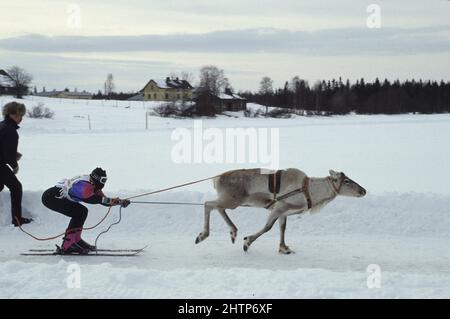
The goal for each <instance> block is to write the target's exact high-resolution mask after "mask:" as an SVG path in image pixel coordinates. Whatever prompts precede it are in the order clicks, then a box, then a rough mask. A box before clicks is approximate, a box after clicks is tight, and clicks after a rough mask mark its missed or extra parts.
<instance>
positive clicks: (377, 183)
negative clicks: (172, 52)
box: [0, 96, 450, 298]
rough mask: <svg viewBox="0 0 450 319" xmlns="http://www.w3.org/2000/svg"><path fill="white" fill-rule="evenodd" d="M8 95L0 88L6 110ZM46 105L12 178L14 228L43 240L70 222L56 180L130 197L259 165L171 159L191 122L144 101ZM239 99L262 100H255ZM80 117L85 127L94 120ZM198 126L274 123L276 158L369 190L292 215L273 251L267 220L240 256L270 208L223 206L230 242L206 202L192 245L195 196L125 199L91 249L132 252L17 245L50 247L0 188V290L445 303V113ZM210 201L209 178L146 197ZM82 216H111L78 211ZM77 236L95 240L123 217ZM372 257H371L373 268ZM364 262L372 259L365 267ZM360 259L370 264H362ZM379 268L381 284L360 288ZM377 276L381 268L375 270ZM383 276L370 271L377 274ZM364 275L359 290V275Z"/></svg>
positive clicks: (234, 120) (197, 214) (27, 131)
mask: <svg viewBox="0 0 450 319" xmlns="http://www.w3.org/2000/svg"><path fill="white" fill-rule="evenodd" d="M11 100H12V99H11V98H8V97H5V96H0V104H1V105H3V104H5V103H6V102H8V101H11ZM38 102H42V103H44V104H45V106H46V107H49V108H50V109H52V110H53V111H54V112H55V118H54V119H45V120H39V119H30V118H25V119H24V121H23V123H22V124H21V129H20V131H19V133H20V143H19V150H20V152H21V153H23V154H24V156H23V158H22V160H21V161H20V172H19V178H20V180H21V181H22V184H23V187H24V200H23V203H24V207H25V209H26V210H27V211H29V212H30V213H31V215H32V216H33V217H34V218H35V222H34V223H33V224H30V225H26V226H25V229H26V230H27V231H29V232H32V233H33V234H35V235H37V236H40V237H47V236H51V235H56V234H59V233H61V232H63V231H64V229H65V227H66V226H67V223H68V219H67V218H66V217H64V216H62V215H60V214H57V213H54V212H51V211H49V210H47V209H46V208H45V207H44V206H43V205H42V204H41V201H40V196H41V194H42V192H43V191H44V190H45V189H47V188H48V187H51V186H53V185H54V184H55V183H56V182H57V181H58V180H59V179H61V178H63V177H72V176H74V175H77V174H80V173H89V172H90V171H91V170H92V169H93V168H95V167H97V166H101V167H103V168H105V169H106V171H107V172H108V176H109V180H108V184H107V187H106V188H105V193H107V194H108V195H110V196H120V197H127V196H133V195H138V194H141V193H144V192H150V191H152V190H156V189H160V188H164V187H168V186H172V185H176V184H180V183H184V182H189V181H193V180H197V179H201V178H206V177H210V176H214V175H217V174H219V173H221V172H223V171H226V170H229V169H235V168H243V167H255V166H258V164H254V163H244V164H240V163H239V164H205V163H190V164H177V163H174V162H173V160H172V157H171V151H172V149H173V146H174V144H175V142H174V141H173V140H171V134H172V133H173V131H174V130H175V129H177V128H182V127H183V128H188V129H191V128H192V127H193V125H194V123H193V121H192V120H182V119H168V118H159V117H155V116H150V117H148V122H147V123H148V129H147V130H146V112H147V111H148V110H149V109H151V108H153V107H155V106H156V104H155V103H151V102H146V103H143V102H126V101H119V102H117V101H72V100H63V99H47V98H36V97H35V98H31V97H28V98H27V99H26V100H25V104H26V105H27V107H28V108H30V107H32V106H34V105H36V104H37V103H38ZM250 107H252V108H255V107H258V106H256V105H251V106H250ZM89 120H90V122H91V128H89ZM202 125H203V127H204V128H219V129H221V130H225V129H226V128H237V127H241V128H252V127H254V128H278V129H279V151H280V154H279V155H280V167H282V168H287V167H296V168H300V169H302V170H303V171H305V172H306V173H307V174H308V175H309V176H313V177H321V176H326V175H327V174H328V170H329V169H335V170H339V171H343V172H345V173H346V174H347V175H348V176H349V177H350V178H352V179H354V180H355V181H357V182H358V183H360V184H361V185H362V186H364V187H365V188H366V189H367V190H368V195H366V197H364V198H360V199H353V198H338V199H336V200H335V201H334V202H332V203H331V204H329V205H328V206H327V207H326V208H324V209H323V210H322V211H320V212H319V213H317V214H306V215H303V216H301V217H299V216H292V217H290V218H288V226H287V231H286V240H287V244H288V245H289V246H290V247H291V248H292V249H293V250H295V251H296V253H295V254H293V255H288V256H284V255H280V254H278V252H277V251H278V237H279V231H278V227H277V226H276V225H275V226H274V228H273V229H272V230H271V231H270V232H269V233H267V234H265V235H263V236H262V237H261V238H259V239H258V240H257V241H256V242H255V243H254V244H253V245H252V246H251V248H250V249H249V251H248V252H247V253H244V251H243V250H242V244H243V241H242V238H243V237H245V236H246V235H249V234H253V233H255V232H256V231H258V230H259V229H260V228H261V227H262V226H263V224H264V223H265V218H266V215H267V214H266V212H265V211H264V210H261V209H254V208H238V209H236V210H235V211H232V212H230V217H231V219H232V220H233V221H234V222H235V224H236V225H237V227H238V228H239V233H238V239H237V241H236V243H235V244H234V245H233V244H232V243H231V241H230V239H229V236H228V228H227V227H226V225H225V223H224V221H223V220H222V219H221V218H220V216H218V214H217V213H213V215H212V218H211V235H210V237H209V238H208V239H206V240H205V241H204V242H202V243H200V244H199V245H195V244H194V241H195V238H196V236H197V235H198V233H199V232H200V231H201V230H202V226H203V211H202V208H201V207H196V206H161V205H143V204H133V205H130V206H129V207H128V208H127V209H125V210H123V211H122V212H123V216H122V222H121V223H120V224H119V225H116V226H114V227H113V228H112V229H111V230H110V231H109V232H108V233H107V234H105V235H103V236H102V237H101V238H100V241H99V247H100V248H102V247H103V248H138V247H141V246H145V245H147V244H148V245H149V247H148V248H147V249H146V250H145V252H144V253H143V254H141V255H140V256H138V257H132V258H112V257H76V256H65V257H59V256H50V257H26V256H20V253H21V252H25V251H27V250H28V249H30V248H52V247H54V245H55V244H59V243H60V240H53V241H48V242H38V241H35V240H33V239H31V238H30V237H28V236H26V235H25V234H23V233H22V232H21V231H20V230H18V229H16V228H14V227H12V226H10V225H9V223H10V209H9V205H10V204H9V203H10V202H9V198H8V197H9V194H8V192H7V190H4V191H3V192H2V193H0V297H1V298H28V297H29V298H44V297H48V298H450V250H449V249H448V247H450V170H449V169H448V159H449V155H450V151H449V148H448V137H449V136H450V115H447V114H446V115H399V116H383V115H377V116H359V115H349V116H333V117H295V118H291V119H264V118H245V117H243V115H242V114H239V113H229V114H228V115H226V116H225V115H224V116H219V117H217V118H216V119H203V120H202ZM213 197H214V192H213V188H212V185H211V182H210V181H208V182H204V183H200V184H196V185H192V186H189V187H187V188H181V189H177V190H174V191H170V192H167V193H163V194H158V195H155V196H148V197H143V198H141V200H148V201H153V200H155V201H160V200H161V201H186V202H194V203H201V202H203V201H204V200H206V199H210V198H213ZM89 210H90V213H89V217H88V220H87V222H86V225H87V226H91V225H93V224H95V223H97V222H98V221H99V220H100V219H101V218H102V217H103V216H104V214H105V213H106V209H105V208H104V207H102V206H89ZM118 213H119V212H118V209H114V210H113V212H112V214H111V215H110V216H109V217H108V219H107V220H106V221H105V223H104V224H102V225H101V226H100V227H98V228H97V229H95V230H92V231H87V232H85V233H84V238H85V239H86V240H87V241H94V240H95V237H96V236H97V235H98V234H99V233H100V231H102V230H105V229H106V228H107V227H108V225H110V224H111V223H113V222H114V221H115V220H117V218H118ZM74 263H76V264H78V265H79V267H80V270H81V272H80V274H81V277H80V279H81V288H73V289H72V288H68V286H67V278H68V276H70V273H68V269H71V267H72V265H73V264H74ZM370 265H372V266H370ZM373 265H375V266H373ZM369 266H370V267H369ZM368 267H369V269H374V268H373V267H376V269H378V270H380V272H379V274H380V277H379V278H380V288H369V287H368V284H367V283H368V279H369V283H371V282H372V281H370V279H371V278H374V277H373V275H374V274H373V273H370V272H367V269H368ZM377 274H378V273H377ZM377 278H378V277H377ZM369 286H370V285H369Z"/></svg>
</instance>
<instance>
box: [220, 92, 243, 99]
mask: <svg viewBox="0 0 450 319" xmlns="http://www.w3.org/2000/svg"><path fill="white" fill-rule="evenodd" d="M217 97H218V98H219V99H221V100H245V99H244V98H243V97H241V96H239V95H237V94H226V93H220V94H218V95H217Z"/></svg>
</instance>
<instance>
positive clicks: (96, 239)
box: [94, 206, 122, 247]
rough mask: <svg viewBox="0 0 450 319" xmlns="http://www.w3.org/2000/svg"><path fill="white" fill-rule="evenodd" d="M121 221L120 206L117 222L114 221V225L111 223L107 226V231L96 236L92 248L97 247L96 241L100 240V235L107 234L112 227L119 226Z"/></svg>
mask: <svg viewBox="0 0 450 319" xmlns="http://www.w3.org/2000/svg"><path fill="white" fill-rule="evenodd" d="M121 220H122V206H120V208H119V220H118V221H116V222H115V223H112V224H111V225H109V227H108V229H107V230H105V231H102V232H101V233H100V234H98V236H97V237H96V238H95V243H94V246H95V247H97V241H98V239H99V238H100V236H101V235H103V234H106V233H107V232H109V230H110V229H111V227H113V226H114V225H117V224H119V223H120V221H121Z"/></svg>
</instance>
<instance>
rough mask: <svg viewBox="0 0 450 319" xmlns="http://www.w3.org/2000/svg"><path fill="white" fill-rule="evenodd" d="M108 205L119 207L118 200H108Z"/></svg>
mask: <svg viewBox="0 0 450 319" xmlns="http://www.w3.org/2000/svg"><path fill="white" fill-rule="evenodd" d="M109 205H111V206H117V205H120V198H118V197H117V198H110V199H109Z"/></svg>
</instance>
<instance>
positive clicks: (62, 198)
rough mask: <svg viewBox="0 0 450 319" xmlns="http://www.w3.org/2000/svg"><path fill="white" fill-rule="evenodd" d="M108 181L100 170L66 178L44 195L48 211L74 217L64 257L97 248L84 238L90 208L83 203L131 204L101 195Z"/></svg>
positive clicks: (64, 240) (64, 239)
mask: <svg viewBox="0 0 450 319" xmlns="http://www.w3.org/2000/svg"><path fill="white" fill-rule="evenodd" d="M106 181H107V176H106V171H104V170H103V169H101V168H100V167H97V168H96V169H94V170H93V171H92V173H91V174H89V175H79V176H75V177H74V178H71V179H63V180H62V181H60V182H59V183H58V184H57V185H56V186H54V187H51V188H49V189H47V190H46V191H45V192H44V194H42V203H43V204H44V205H45V206H46V207H47V208H50V209H51V210H54V211H56V212H58V213H61V214H63V215H65V216H68V217H71V220H70V223H69V226H68V227H67V230H66V234H65V237H64V238H63V243H62V245H61V253H62V254H72V253H76V254H87V253H89V252H90V251H95V249H96V247H95V246H92V245H90V244H88V243H87V242H85V241H84V240H83V239H81V232H82V230H83V225H84V222H85V220H86V218H87V215H88V209H87V208H86V207H85V206H83V205H81V204H80V202H84V203H88V204H101V205H103V206H108V207H109V206H116V205H120V206H122V207H127V206H128V205H129V204H130V201H129V200H127V199H120V198H109V197H106V196H105V195H104V194H103V192H102V189H103V187H104V186H105V183H106Z"/></svg>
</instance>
